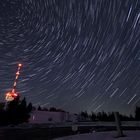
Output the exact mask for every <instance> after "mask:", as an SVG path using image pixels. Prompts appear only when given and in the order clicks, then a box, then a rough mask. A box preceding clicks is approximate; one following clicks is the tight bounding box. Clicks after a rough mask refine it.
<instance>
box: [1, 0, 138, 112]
mask: <svg viewBox="0 0 140 140" xmlns="http://www.w3.org/2000/svg"><path fill="white" fill-rule="evenodd" d="M19 62H20V63H22V64H23V68H22V71H21V75H20V78H19V81H18V87H17V91H19V92H20V95H21V96H22V97H26V99H27V101H31V102H32V103H33V104H34V105H41V106H45V107H50V106H54V107H57V108H62V109H64V110H67V111H70V112H80V111H81V110H83V111H84V110H87V111H95V112H98V111H102V110H104V111H107V112H108V111H112V110H113V111H120V112H121V113H128V114H129V113H132V112H133V109H134V108H135V106H136V105H140V1H139V0H0V100H1V101H4V94H5V93H6V92H7V91H9V90H10V89H11V88H12V86H13V82H14V78H15V72H16V70H17V64H18V63H19Z"/></svg>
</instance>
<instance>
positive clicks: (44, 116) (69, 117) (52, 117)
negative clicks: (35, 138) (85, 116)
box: [29, 110, 77, 124]
mask: <svg viewBox="0 0 140 140" xmlns="http://www.w3.org/2000/svg"><path fill="white" fill-rule="evenodd" d="M76 121H77V115H75V114H70V113H68V112H51V111H38V110H36V111H33V112H32V113H31V117H30V119H29V123H35V124H38V123H39V124H41V123H52V122H53V123H55V122H56V123H60V122H61V123H62V122H76Z"/></svg>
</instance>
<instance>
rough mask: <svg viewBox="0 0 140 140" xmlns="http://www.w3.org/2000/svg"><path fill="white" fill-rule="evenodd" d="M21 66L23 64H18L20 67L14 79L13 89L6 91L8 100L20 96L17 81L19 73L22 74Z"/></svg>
mask: <svg viewBox="0 0 140 140" xmlns="http://www.w3.org/2000/svg"><path fill="white" fill-rule="evenodd" d="M21 67H22V64H18V69H17V72H16V77H15V80H14V85H13V88H12V90H11V91H9V92H8V93H6V97H5V100H6V101H8V102H9V101H13V100H15V99H17V98H19V94H18V93H17V92H16V86H17V81H18V78H19V75H20V70H21Z"/></svg>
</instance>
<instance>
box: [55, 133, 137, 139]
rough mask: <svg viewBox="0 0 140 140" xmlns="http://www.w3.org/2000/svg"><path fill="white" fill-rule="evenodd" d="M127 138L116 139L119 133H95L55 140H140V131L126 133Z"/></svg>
mask: <svg viewBox="0 0 140 140" xmlns="http://www.w3.org/2000/svg"><path fill="white" fill-rule="evenodd" d="M124 135H126V136H125V137H120V138H116V136H117V132H115V131H110V132H93V133H89V134H77V135H73V136H67V137H63V138H57V139H54V140H140V131H124Z"/></svg>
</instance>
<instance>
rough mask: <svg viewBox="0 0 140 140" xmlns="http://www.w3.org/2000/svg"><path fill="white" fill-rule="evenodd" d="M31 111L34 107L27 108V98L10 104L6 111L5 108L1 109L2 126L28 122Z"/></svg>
mask: <svg viewBox="0 0 140 140" xmlns="http://www.w3.org/2000/svg"><path fill="white" fill-rule="evenodd" d="M31 110H32V105H31V104H29V105H28V106H27V103H26V99H25V98H24V99H23V100H21V101H20V100H19V99H16V100H13V101H11V102H8V103H7V104H6V109H5V108H4V107H1V108H0V125H8V124H19V123H23V122H28V119H29V117H30V112H31Z"/></svg>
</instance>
